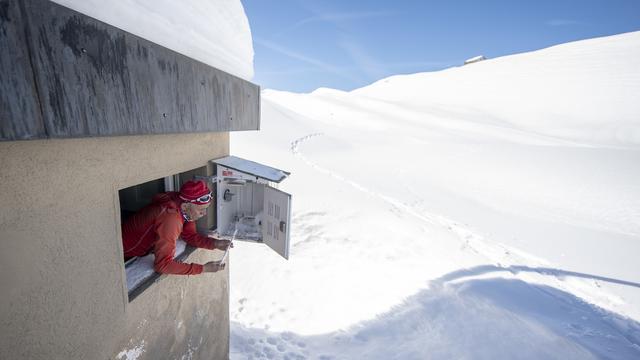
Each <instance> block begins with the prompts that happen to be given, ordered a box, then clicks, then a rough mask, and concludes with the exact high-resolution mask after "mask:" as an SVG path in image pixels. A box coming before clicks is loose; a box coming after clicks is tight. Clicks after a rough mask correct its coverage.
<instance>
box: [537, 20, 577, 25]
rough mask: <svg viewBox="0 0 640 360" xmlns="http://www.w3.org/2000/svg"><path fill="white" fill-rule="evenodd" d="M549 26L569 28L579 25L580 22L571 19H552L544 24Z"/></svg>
mask: <svg viewBox="0 0 640 360" xmlns="http://www.w3.org/2000/svg"><path fill="white" fill-rule="evenodd" d="M546 24H547V25H549V26H571V25H579V24H581V22H580V21H577V20H571V19H552V20H549V21H547V22H546Z"/></svg>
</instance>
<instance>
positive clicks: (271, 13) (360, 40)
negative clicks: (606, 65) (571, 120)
mask: <svg viewBox="0 0 640 360" xmlns="http://www.w3.org/2000/svg"><path fill="white" fill-rule="evenodd" d="M242 4H243V5H244V8H245V12H246V14H247V17H248V18H249V23H250V26H251V32H252V35H253V46H254V51H255V58H254V66H255V77H254V79H253V82H255V83H257V84H259V85H260V86H261V87H262V88H270V89H278V90H287V91H294V92H309V91H313V90H314V89H316V88H318V87H330V88H336V89H342V90H352V89H355V88H358V87H362V86H365V85H367V84H370V83H372V82H374V81H376V80H379V79H382V78H385V77H387V76H390V75H395V74H407V73H416V72H423V71H434V70H439V69H443V68H447V67H450V66H455V65H460V64H461V63H462V62H463V61H464V60H465V59H468V58H470V57H473V56H476V55H481V54H482V55H485V56H486V57H490V58H494V57H498V56H503V55H509V54H514V53H520V52H525V51H531V50H536V49H541V48H544V47H548V46H551V45H555V44H560V43H565V42H569V41H574V40H580V39H588V38H593V37H598V36H605V35H613V34H619V33H623V32H629V31H636V30H640V0H573V1H569V0H535V1H529V0H526V1H525V0H510V1H507V0H485V1H467V0H459V1H428V0H424V1H405V0H395V1H391V0H388V1H381V0H368V1H365V0H342V1H338V0H326V1H320V0H316V1H313V0H273V1H268V0H242Z"/></svg>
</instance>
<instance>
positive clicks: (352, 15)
mask: <svg viewBox="0 0 640 360" xmlns="http://www.w3.org/2000/svg"><path fill="white" fill-rule="evenodd" d="M314 12H315V11H314ZM396 13H397V12H395V11H356V12H335V13H322V12H315V15H313V16H309V17H307V18H304V19H302V20H299V21H297V22H295V23H293V24H292V25H290V26H288V27H286V28H284V29H282V30H281V31H279V32H278V33H276V34H274V35H273V37H279V36H281V35H283V34H286V33H289V32H291V31H293V30H296V29H298V28H300V27H303V26H304V25H307V24H311V23H315V22H329V23H333V24H335V25H338V24H339V23H342V22H345V21H353V20H362V19H370V18H377V17H386V16H391V15H394V14H396Z"/></svg>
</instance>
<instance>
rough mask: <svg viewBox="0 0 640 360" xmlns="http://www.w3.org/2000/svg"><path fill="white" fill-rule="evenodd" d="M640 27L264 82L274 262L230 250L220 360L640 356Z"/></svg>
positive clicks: (253, 151)
mask: <svg viewBox="0 0 640 360" xmlns="http://www.w3.org/2000/svg"><path fill="white" fill-rule="evenodd" d="M639 57H640V32H635V33H628V34H621V35H617V36H612V37H607V38H600V39H592V40H587V41H581V42H575V43H569V44H564V45H560V46H556V47H552V48H548V49H543V50H540V51H535V52H531V53H526V54H519V55H514V56H508V57H503V58H499V59H493V60H486V61H483V62H481V63H476V64H472V65H467V66H464V67H459V68H452V69H447V70H444V71H440V72H434V73H423V74H414V75H405V76H395V77H391V78H388V79H384V80H381V81H379V82H377V83H375V84H372V85H370V86H368V87H365V88H362V89H358V90H355V91H352V92H342V91H337V90H331V89H319V90H316V91H314V92H313V93H310V94H292V93H285V92H276V91H268V90H266V91H263V94H262V121H261V124H262V129H261V131H259V132H256V133H246V132H245V133H234V134H232V141H231V144H232V153H233V154H234V155H237V156H241V157H245V158H249V159H252V160H255V161H258V162H263V163H266V164H269V165H273V166H275V167H277V168H281V169H285V170H288V171H291V173H292V175H291V177H290V178H289V179H288V180H286V181H285V182H284V183H283V184H282V185H281V187H280V188H281V189H282V190H284V191H287V192H290V193H292V194H293V195H294V199H293V206H294V208H293V224H292V228H291V231H292V246H291V254H290V260H289V261H288V262H287V261H285V260H283V259H281V258H280V257H278V255H276V254H275V253H273V252H272V251H270V250H268V249H267V248H266V247H264V246H258V245H255V244H247V243H238V244H236V248H235V249H234V250H233V252H232V254H231V257H232V258H233V259H232V261H231V269H230V271H231V299H230V301H231V320H232V344H231V345H232V348H231V357H232V358H233V359H250V358H269V359H302V358H311V359H424V358H429V359H452V358H473V359H496V358H510V359H511V358H525V359H541V358H545V359H594V358H611V359H632V358H640V323H639V322H638V321H640V262H639V261H638V260H637V257H638V255H637V254H638V253H640V242H639V240H640V166H639V165H638V164H640V133H639V131H640V130H639V129H640V106H639V105H638V104H640V101H638V100H639V96H640V66H639V65H638V64H639V63H638V62H637V59H638V58H639Z"/></svg>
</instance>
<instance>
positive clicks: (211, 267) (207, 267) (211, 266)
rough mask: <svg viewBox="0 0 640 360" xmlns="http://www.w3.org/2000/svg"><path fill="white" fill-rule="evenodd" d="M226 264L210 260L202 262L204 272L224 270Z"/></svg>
mask: <svg viewBox="0 0 640 360" xmlns="http://www.w3.org/2000/svg"><path fill="white" fill-rule="evenodd" d="M226 266H227V264H225V263H222V264H220V263H218V262H215V261H210V262H208V263H206V264H204V272H211V273H214V272H218V271H221V270H224V268H225V267H226Z"/></svg>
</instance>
